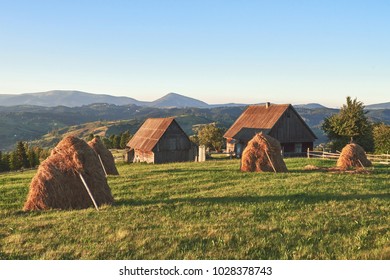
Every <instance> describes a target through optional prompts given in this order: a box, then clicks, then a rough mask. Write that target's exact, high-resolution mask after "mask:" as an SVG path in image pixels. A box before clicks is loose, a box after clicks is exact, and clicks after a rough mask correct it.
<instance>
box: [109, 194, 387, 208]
mask: <svg viewBox="0 0 390 280" xmlns="http://www.w3.org/2000/svg"><path fill="white" fill-rule="evenodd" d="M369 199H385V200H388V199H390V194H350V195H333V194H323V195H309V194H293V195H280V196H276V195H265V196H227V197H200V198H173V199H154V200H134V199H120V200H117V201H116V203H115V205H118V206H146V205H153V204H175V203H189V204H203V203H210V204H230V203H239V204H242V203H266V202H291V203H307V204H310V203H319V202H326V201H347V200H369Z"/></svg>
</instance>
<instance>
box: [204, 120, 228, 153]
mask: <svg viewBox="0 0 390 280" xmlns="http://www.w3.org/2000/svg"><path fill="white" fill-rule="evenodd" d="M198 139H199V144H200V145H205V146H206V148H211V149H213V150H216V151H221V150H222V147H223V144H224V141H223V129H222V128H219V127H217V126H216V125H215V124H207V125H204V126H202V127H200V128H199V130H198Z"/></svg>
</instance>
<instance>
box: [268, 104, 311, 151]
mask: <svg viewBox="0 0 390 280" xmlns="http://www.w3.org/2000/svg"><path fill="white" fill-rule="evenodd" d="M268 135H269V136H271V137H274V138H276V139H278V140H279V142H281V143H304V142H314V140H315V139H314V137H313V135H312V134H311V133H310V130H309V129H308V128H307V127H306V125H305V124H304V123H302V120H301V119H300V117H299V116H298V115H297V114H296V113H295V112H294V111H293V110H292V109H291V108H289V109H288V110H286V111H285V112H284V114H283V115H282V116H281V118H280V119H279V120H278V121H277V123H276V124H275V126H274V127H273V128H272V129H271V131H270V132H269V133H268Z"/></svg>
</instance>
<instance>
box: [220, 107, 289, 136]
mask: <svg viewBox="0 0 390 280" xmlns="http://www.w3.org/2000/svg"><path fill="white" fill-rule="evenodd" d="M290 106H291V105H289V104H281V105H278V104H271V105H269V106H268V107H267V106H266V105H250V106H248V108H247V109H246V110H245V111H244V112H243V113H242V114H241V116H240V117H239V118H238V119H237V120H236V121H235V122H234V124H233V125H232V126H231V127H230V128H229V129H228V131H226V133H225V135H224V136H223V137H225V138H236V137H237V134H238V133H239V132H240V131H241V130H242V129H243V128H246V129H247V130H248V129H256V130H257V129H258V130H268V131H269V130H271V129H272V128H273V127H274V125H275V124H276V122H277V121H278V120H279V119H280V117H281V116H282V115H283V113H284V112H285V111H286V110H287V109H288V108H289V107H290Z"/></svg>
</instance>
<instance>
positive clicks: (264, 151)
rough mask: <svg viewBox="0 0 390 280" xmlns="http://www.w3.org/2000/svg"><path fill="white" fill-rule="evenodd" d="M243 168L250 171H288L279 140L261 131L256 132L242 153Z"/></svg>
mask: <svg viewBox="0 0 390 280" xmlns="http://www.w3.org/2000/svg"><path fill="white" fill-rule="evenodd" d="M241 170H242V171H250V172H287V167H286V164H285V163H284V161H283V158H282V155H281V147H280V144H279V142H278V140H276V139H275V138H272V137H271V136H268V135H265V134H263V133H261V132H260V133H258V134H256V135H255V136H254V137H253V138H252V140H250V141H249V142H248V145H247V146H246V148H245V150H244V152H243V154H242V164H241Z"/></svg>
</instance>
